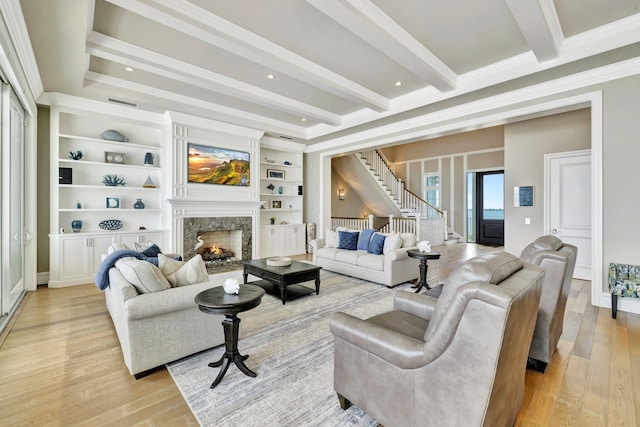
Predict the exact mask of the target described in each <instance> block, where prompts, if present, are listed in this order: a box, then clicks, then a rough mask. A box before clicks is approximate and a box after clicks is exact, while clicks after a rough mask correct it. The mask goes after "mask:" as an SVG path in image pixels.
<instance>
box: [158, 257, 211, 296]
mask: <svg viewBox="0 0 640 427" xmlns="http://www.w3.org/2000/svg"><path fill="white" fill-rule="evenodd" d="M158 266H159V267H160V271H161V272H162V274H164V275H165V277H166V278H167V280H168V281H169V283H170V284H171V287H173V288H177V287H179V286H187V285H193V284H195V283H202V282H206V281H208V280H209V273H207V266H206V265H205V263H204V261H203V260H202V255H200V254H198V255H196V256H194V257H193V258H191V259H190V260H189V261H187V262H183V261H177V260H175V259H171V258H169V257H167V256H165V255H162V254H158Z"/></svg>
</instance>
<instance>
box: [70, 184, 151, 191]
mask: <svg viewBox="0 0 640 427" xmlns="http://www.w3.org/2000/svg"><path fill="white" fill-rule="evenodd" d="M59 187H60V188H78V189H82V188H87V189H101V190H111V191H120V190H126V191H128V190H137V191H160V189H159V188H158V187H155V188H147V187H127V186H124V187H123V186H122V185H118V186H117V187H116V186H109V185H84V184H60V185H59Z"/></svg>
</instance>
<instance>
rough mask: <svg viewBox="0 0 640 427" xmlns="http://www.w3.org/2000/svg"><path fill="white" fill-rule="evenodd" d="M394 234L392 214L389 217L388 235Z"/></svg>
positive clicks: (394, 226) (394, 227)
mask: <svg viewBox="0 0 640 427" xmlns="http://www.w3.org/2000/svg"><path fill="white" fill-rule="evenodd" d="M395 232H396V225H395V223H394V222H393V214H391V215H389V233H395Z"/></svg>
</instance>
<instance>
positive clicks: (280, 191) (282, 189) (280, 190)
mask: <svg viewBox="0 0 640 427" xmlns="http://www.w3.org/2000/svg"><path fill="white" fill-rule="evenodd" d="M283 191H284V188H282V185H281V186H280V187H278V194H282V192H283Z"/></svg>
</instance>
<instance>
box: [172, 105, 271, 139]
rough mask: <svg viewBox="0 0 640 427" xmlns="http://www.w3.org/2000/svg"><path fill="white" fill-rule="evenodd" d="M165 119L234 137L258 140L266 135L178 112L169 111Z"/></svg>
mask: <svg viewBox="0 0 640 427" xmlns="http://www.w3.org/2000/svg"><path fill="white" fill-rule="evenodd" d="M164 117H165V119H166V120H167V121H168V122H170V123H172V124H177V125H184V126H191V127H196V128H201V129H208V130H213V131H216V132H222V133H226V134H229V135H233V136H242V137H245V138H250V139H256V140H257V139H260V138H261V137H262V136H263V135H264V131H262V130H258V129H252V128H248V127H245V126H238V125H234V124H230V123H227V122H220V121H218V120H212V119H207V118H204V117H198V116H192V115H191V114H185V113H180V112H178V111H167V112H166V113H164Z"/></svg>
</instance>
